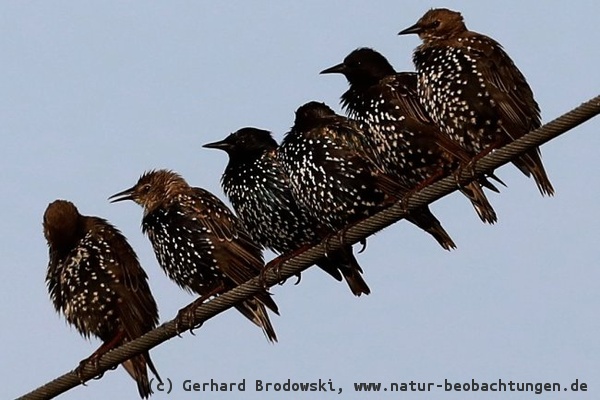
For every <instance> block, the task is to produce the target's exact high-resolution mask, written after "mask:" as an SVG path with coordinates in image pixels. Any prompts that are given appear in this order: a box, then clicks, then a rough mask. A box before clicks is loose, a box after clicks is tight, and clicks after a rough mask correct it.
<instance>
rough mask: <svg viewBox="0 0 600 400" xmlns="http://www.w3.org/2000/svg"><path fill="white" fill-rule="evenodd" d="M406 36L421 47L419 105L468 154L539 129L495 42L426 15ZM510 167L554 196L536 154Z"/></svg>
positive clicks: (533, 106)
mask: <svg viewBox="0 0 600 400" xmlns="http://www.w3.org/2000/svg"><path fill="white" fill-rule="evenodd" d="M410 33H416V34H418V35H419V37H420V38H421V40H422V41H423V43H422V44H421V45H420V46H419V47H417V48H416V49H415V52H414V54H413V61H414V63H415V66H416V68H417V73H418V76H419V84H418V85H419V87H418V90H419V98H420V101H421V103H422V104H423V106H424V107H425V109H426V110H427V112H428V113H429V115H430V116H431V118H432V119H433V120H434V121H435V122H436V123H437V124H438V125H440V126H441V127H442V129H443V130H444V131H445V132H446V133H447V134H448V135H449V136H450V138H451V139H453V140H455V141H457V142H458V143H460V144H461V145H462V146H463V147H464V148H465V149H466V150H467V151H469V152H470V153H471V154H473V155H477V157H481V156H483V155H485V154H487V153H488V152H490V151H492V150H493V149H496V148H498V147H501V146H503V145H506V144H508V143H510V142H512V141H513V140H515V139H518V138H520V137H521V136H523V135H525V134H526V133H527V132H529V131H531V130H534V129H536V128H538V127H540V125H541V120H540V108H539V106H538V104H537V103H536V101H535V100H534V98H533V92H532V90H531V88H530V87H529V85H528V84H527V81H526V80H525V77H524V76H523V74H522V73H521V71H519V69H518V68H517V67H516V66H515V64H514V63H513V61H512V60H511V59H510V57H509V56H508V54H506V52H505V51H504V50H503V49H502V46H501V45H500V44H499V43H498V42H496V41H495V40H493V39H491V38H489V37H487V36H485V35H482V34H479V33H476V32H472V31H469V30H467V28H466V26H465V24H464V22H463V17H462V15H461V14H460V13H459V12H456V11H451V10H448V9H445V8H438V9H432V10H429V11H427V12H426V13H425V15H423V17H421V19H419V21H418V22H417V23H416V24H414V25H413V26H411V27H409V28H407V29H404V30H403V31H401V32H400V33H399V34H400V35H404V34H410ZM513 164H515V165H516V166H517V168H519V169H520V170H521V172H523V173H524V174H525V175H526V176H531V175H532V176H533V179H534V180H535V182H536V184H537V186H538V189H539V190H540V192H541V193H542V194H544V195H552V194H554V188H553V187H552V184H551V183H550V180H549V179H548V176H547V175H546V171H545V170H544V166H543V164H542V160H541V153H540V150H539V148H537V147H536V148H535V149H532V150H530V151H528V152H527V153H525V154H523V155H521V156H518V157H516V158H515V159H514V160H513Z"/></svg>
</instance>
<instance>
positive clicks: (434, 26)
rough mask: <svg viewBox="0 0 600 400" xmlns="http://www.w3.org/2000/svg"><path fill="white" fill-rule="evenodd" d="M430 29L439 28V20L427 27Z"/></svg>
mask: <svg viewBox="0 0 600 400" xmlns="http://www.w3.org/2000/svg"><path fill="white" fill-rule="evenodd" d="M429 26H430V27H431V28H432V29H435V28H437V27H438V26H440V20H439V19H436V20H435V21H433V22H432V23H431V24H430V25H429Z"/></svg>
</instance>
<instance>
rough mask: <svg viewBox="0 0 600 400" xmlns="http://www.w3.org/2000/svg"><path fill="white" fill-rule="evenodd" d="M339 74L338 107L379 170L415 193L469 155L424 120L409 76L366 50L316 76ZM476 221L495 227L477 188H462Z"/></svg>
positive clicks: (474, 185)
mask: <svg viewBox="0 0 600 400" xmlns="http://www.w3.org/2000/svg"><path fill="white" fill-rule="evenodd" d="M321 73H322V74H328V73H341V74H343V75H344V76H345V77H346V78H347V79H348V83H349V84H350V88H349V89H348V90H347V91H346V92H345V93H344V94H343V95H342V97H341V102H342V106H343V107H344V109H345V110H346V112H347V113H348V115H349V116H350V117H351V118H354V119H356V120H357V121H359V122H360V125H361V128H362V129H363V130H365V132H366V133H367V134H368V135H369V137H370V139H371V140H372V142H373V145H374V146H375V149H376V151H377V153H378V156H379V160H380V161H381V163H382V167H383V169H384V170H385V171H386V172H387V173H389V174H392V175H393V176H394V177H395V178H396V179H400V180H401V181H402V182H403V184H404V185H406V186H408V187H411V188H416V187H419V186H421V185H424V184H426V183H430V182H431V181H433V180H435V179H436V178H441V177H444V176H446V175H448V174H450V173H451V172H452V171H454V170H456V168H457V167H458V166H459V162H460V161H463V162H468V161H469V159H470V157H469V154H468V153H467V152H466V151H464V150H463V149H462V148H461V147H460V146H459V145H458V144H456V143H454V142H453V141H451V140H450V139H448V138H447V137H446V136H445V135H444V134H443V133H441V132H440V131H439V129H438V127H437V126H436V125H435V124H434V123H433V121H431V120H430V119H429V118H428V117H427V113H426V111H425V110H424V109H423V108H422V107H421V105H420V103H419V99H418V95H417V76H416V74H415V73H410V72H401V73H397V72H396V71H395V70H394V68H393V67H392V65H391V64H390V63H389V62H388V60H387V59H386V58H385V57H384V56H383V55H382V54H380V53H378V52H376V51H375V50H373V49H370V48H359V49H356V50H354V51H353V52H351V53H350V54H349V55H348V56H347V57H346V58H345V59H344V62H343V63H341V64H338V65H336V66H333V67H331V68H328V69H326V70H324V71H321ZM463 193H465V194H466V195H467V197H469V199H470V200H471V202H472V204H473V206H474V207H475V210H476V211H477V213H478V215H479V217H480V218H481V219H482V220H483V221H484V222H489V223H494V222H496V220H497V218H496V213H495V212H494V209H493V208H492V206H491V205H490V203H489V202H488V200H487V198H486V197H485V194H484V193H483V190H482V188H481V185H480V184H479V183H477V182H472V183H470V184H468V185H466V186H465V187H464V188H463Z"/></svg>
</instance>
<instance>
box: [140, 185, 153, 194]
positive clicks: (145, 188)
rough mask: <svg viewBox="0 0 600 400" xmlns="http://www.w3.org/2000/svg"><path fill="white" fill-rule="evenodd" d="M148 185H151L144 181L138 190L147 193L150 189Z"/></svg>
mask: <svg viewBox="0 0 600 400" xmlns="http://www.w3.org/2000/svg"><path fill="white" fill-rule="evenodd" d="M150 187H151V186H150V184H149V183H146V184H145V185H144V186H142V187H141V188H140V192H142V193H148V192H149V191H150Z"/></svg>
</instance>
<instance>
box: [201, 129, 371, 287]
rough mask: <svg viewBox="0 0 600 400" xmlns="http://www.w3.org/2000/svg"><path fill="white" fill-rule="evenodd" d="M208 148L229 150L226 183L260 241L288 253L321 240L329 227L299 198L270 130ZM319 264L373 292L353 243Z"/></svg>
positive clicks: (237, 208)
mask: <svg viewBox="0 0 600 400" xmlns="http://www.w3.org/2000/svg"><path fill="white" fill-rule="evenodd" d="M204 147H208V148H214V149H221V150H224V151H226V152H227V154H228V155H229V163H228V164H227V167H226V168H225V172H224V173H223V176H222V178H221V185H222V187H223V191H224V192H225V194H226V195H227V197H228V198H229V200H230V201H231V204H232V205H233V208H234V209H235V211H236V212H237V214H238V215H239V217H240V219H241V220H242V222H243V223H244V226H245V227H246V229H247V231H248V233H250V235H252V238H253V239H254V240H255V241H256V242H257V243H259V244H260V245H262V246H264V247H266V248H269V249H271V250H272V251H274V252H276V253H282V254H287V253H293V252H294V251H297V250H299V249H301V248H302V247H304V246H310V245H315V244H317V243H319V242H321V240H322V239H323V238H324V235H323V233H322V232H327V230H326V229H325V228H324V227H322V226H320V224H319V223H318V221H316V220H315V219H313V218H311V217H310V216H309V215H308V213H307V212H306V211H305V210H304V209H303V208H302V207H300V206H298V204H297V203H296V201H295V200H294V198H293V196H292V192H291V188H290V186H289V178H288V177H287V175H286V174H285V173H284V171H283V168H282V166H281V163H280V161H279V160H278V158H277V151H278V146H277V142H276V141H275V139H273V136H272V135H271V133H270V132H269V131H265V130H262V129H257V128H242V129H239V130H238V131H236V132H234V133H232V134H231V135H229V136H227V137H226V138H225V139H224V140H221V141H219V142H214V143H209V144H206V145H204ZM316 264H317V265H318V266H319V267H320V268H321V269H323V270H324V271H325V272H327V273H329V274H330V275H331V276H333V277H334V278H335V279H337V280H341V278H342V276H343V277H344V279H345V280H346V282H347V283H348V286H349V287H350V290H351V291H352V293H354V294H355V295H357V296H360V295H361V294H363V293H364V294H369V293H370V289H369V287H368V286H367V284H366V282H365V281H364V280H363V278H362V276H361V271H362V270H361V268H360V266H359V265H358V261H357V260H356V258H355V257H354V255H353V254H352V247H351V246H346V247H345V248H344V249H342V250H340V251H336V252H330V253H329V254H328V256H327V257H324V258H322V259H320V260H319V261H317V263H316Z"/></svg>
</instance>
